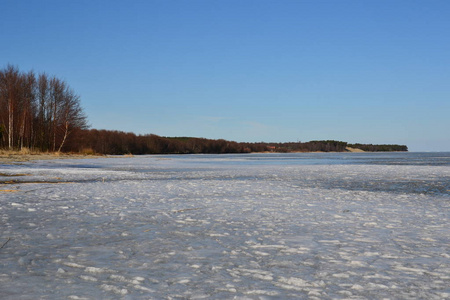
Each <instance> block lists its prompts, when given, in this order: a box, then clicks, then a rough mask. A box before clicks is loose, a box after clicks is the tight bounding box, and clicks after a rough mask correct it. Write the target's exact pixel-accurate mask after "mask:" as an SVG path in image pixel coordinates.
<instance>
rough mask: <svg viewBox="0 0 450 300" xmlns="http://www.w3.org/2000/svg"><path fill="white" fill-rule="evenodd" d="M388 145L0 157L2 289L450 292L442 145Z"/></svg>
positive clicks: (145, 293) (121, 293)
mask: <svg viewBox="0 0 450 300" xmlns="http://www.w3.org/2000/svg"><path fill="white" fill-rule="evenodd" d="M383 155H384V156H383ZM383 155H380V156H376V155H375V154H373V155H369V156H367V157H368V158H366V156H358V155H357V154H355V155H354V156H352V155H350V154H347V155H344V154H330V155H329V156H325V158H330V157H331V160H323V161H322V162H321V161H320V160H319V161H315V160H314V159H316V158H317V157H319V158H321V157H322V156H323V155H322V156H321V155H319V154H318V155H317V156H314V155H302V154H298V155H297V156H296V155H285V156H283V155H228V156H214V155H211V156H207V155H204V156H202V155H192V156H137V157H133V158H118V157H116V158H100V159H88V160H54V161H41V162H37V163H26V164H22V165H15V166H6V165H3V166H2V165H0V168H1V172H0V173H3V175H6V174H11V175H13V174H27V175H26V176H16V177H5V176H4V177H0V181H3V182H5V181H8V180H14V183H10V184H5V185H4V186H3V187H1V186H0V189H3V188H4V187H5V189H10V190H17V192H15V193H9V192H8V193H2V192H0V204H1V206H0V225H1V227H0V230H1V231H0V247H2V248H1V249H0V263H1V268H0V298H1V299H38V298H45V299H105V298H106V299H111V298H119V299H121V298H124V299H165V298H167V299H181V298H186V299H202V298H213V299H229V298H236V299H279V298H304V299H330V298H333V299H336V298H338V299H339V298H342V299H344V298H345V299H348V298H355V299H374V298H376V299H382V298H402V299H419V298H422V299H423V298H427V299H446V298H449V297H450V288H449V286H450V240H449V236H450V223H449V206H450V196H449V189H450V183H449V182H450V167H449V164H448V161H449V160H448V156H447V158H445V159H446V160H445V161H446V162H447V163H439V164H430V165H426V164H419V163H412V164H408V163H403V160H401V162H402V163H395V162H398V161H400V158H402V159H403V156H395V155H394V156H393V157H389V156H388V157H387V158H390V159H392V160H389V161H386V159H387V158H386V157H385V156H386V155H387V154H383ZM404 155H413V154H404ZM274 157H275V158H277V159H274ZM354 157H357V158H361V159H360V160H358V161H354V160H352V159H353V158H354ZM377 157H384V160H382V161H381V162H380V163H377V161H375V162H374V161H373V160H374V158H377ZM286 158H289V159H286ZM333 158H339V160H333ZM342 158H349V159H350V160H351V161H350V162H349V163H348V162H347V161H346V160H342ZM312 161H313V163H311V162H312ZM393 161H394V162H393ZM61 182H62V183H61Z"/></svg>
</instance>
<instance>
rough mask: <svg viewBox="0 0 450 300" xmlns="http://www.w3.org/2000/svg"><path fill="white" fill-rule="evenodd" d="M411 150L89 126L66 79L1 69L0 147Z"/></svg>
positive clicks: (139, 150)
mask: <svg viewBox="0 0 450 300" xmlns="http://www.w3.org/2000/svg"><path fill="white" fill-rule="evenodd" d="M347 147H351V148H358V149H361V150H364V151H408V148H407V147H406V146H403V145H366V144H348V143H346V142H340V141H332V140H329V141H310V142H303V143H302V142H292V143H264V142H261V143H238V142H233V141H226V140H222V139H219V140H211V139H205V138H193V137H161V136H158V135H154V134H148V135H136V134H134V133H127V132H122V131H111V130H97V129H88V125H87V118H86V115H85V113H84V111H83V109H82V107H81V103H80V97H79V96H78V95H77V94H75V92H74V91H73V90H72V89H71V88H70V87H69V86H68V84H67V83H66V82H64V81H63V80H60V79H58V78H56V77H51V76H49V75H47V74H45V73H43V74H39V75H35V74H34V73H33V72H28V73H24V72H20V71H19V70H18V68H16V67H13V66H10V65H9V66H7V67H6V68H4V69H1V70H0V148H1V149H9V150H21V149H29V150H31V151H43V152H46V151H51V152H55V151H56V152H60V151H63V152H75V153H84V154H193V153H250V152H314V151H321V152H331V151H333V152H343V151H347Z"/></svg>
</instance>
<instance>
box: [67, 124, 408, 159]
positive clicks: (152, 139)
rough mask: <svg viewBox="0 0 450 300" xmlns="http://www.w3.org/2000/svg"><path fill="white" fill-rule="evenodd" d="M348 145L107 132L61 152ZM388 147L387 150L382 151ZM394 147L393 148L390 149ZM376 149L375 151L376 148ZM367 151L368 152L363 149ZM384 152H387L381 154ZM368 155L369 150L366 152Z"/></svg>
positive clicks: (86, 136) (334, 148)
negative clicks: (242, 141)
mask: <svg viewBox="0 0 450 300" xmlns="http://www.w3.org/2000/svg"><path fill="white" fill-rule="evenodd" d="M358 145H359V148H360V149H361V148H364V146H368V147H369V146H370V147H371V149H373V151H407V148H406V146H398V147H397V145H362V144H358ZM349 146H350V147H354V146H355V144H352V145H351V144H348V143H346V142H340V141H332V140H329V141H310V142H304V143H302V142H296V143H263V142H261V143H238V142H233V141H226V140H223V139H219V140H211V139H205V138H193V137H162V136H158V135H154V134H149V135H136V134H134V133H129V132H128V133H127V132H121V131H111V130H96V129H91V130H81V131H79V132H78V134H77V138H76V139H72V140H71V141H70V142H69V143H67V144H66V146H65V148H64V150H65V151H72V152H80V153H87V154H94V153H95V154H116V155H120V154H198V153H205V154H222V153H251V152H315V151H321V152H344V151H346V148H347V147H349ZM386 146H388V148H386ZM393 146H396V147H397V148H396V147H393ZM377 147H378V148H377ZM367 149H368V148H367ZM381 149H388V150H381ZM368 151H372V150H368Z"/></svg>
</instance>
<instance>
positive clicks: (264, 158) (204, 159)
mask: <svg viewBox="0 0 450 300" xmlns="http://www.w3.org/2000/svg"><path fill="white" fill-rule="evenodd" d="M170 156H171V155H169V156H168V157H170ZM171 157H177V158H178V159H180V156H171ZM185 158H189V160H192V159H194V161H195V163H206V164H208V163H211V162H214V163H215V164H216V163H220V164H231V165H234V164H239V165H337V164H346V165H348V164H357V165H361V164H363V165H364V164H367V165H422V166H450V152H382V153H252V154H222V155H216V154H203V155H186V156H185Z"/></svg>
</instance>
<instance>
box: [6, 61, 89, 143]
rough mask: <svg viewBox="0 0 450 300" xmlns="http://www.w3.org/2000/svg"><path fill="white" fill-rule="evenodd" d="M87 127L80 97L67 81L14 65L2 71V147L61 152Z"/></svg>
mask: <svg viewBox="0 0 450 300" xmlns="http://www.w3.org/2000/svg"><path fill="white" fill-rule="evenodd" d="M86 128H87V121H86V116H85V114H84V112H83V109H82V108H81V105H80V98H79V96H78V95H76V94H75V93H74V91H73V90H72V89H71V88H70V87H69V86H68V85H67V83H66V82H64V81H63V80H61V79H58V78H56V77H54V76H49V75H47V74H45V73H42V74H39V75H36V74H34V72H32V71H31V72H28V73H25V72H21V71H19V70H18V68H16V67H14V66H11V65H8V66H7V67H6V68H4V69H0V148H3V149H10V150H20V149H23V148H28V149H31V150H38V151H60V150H62V149H63V148H64V147H65V144H66V143H68V142H69V141H70V140H71V139H72V138H74V137H75V134H74V133H75V132H76V131H78V130H82V129H86Z"/></svg>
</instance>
